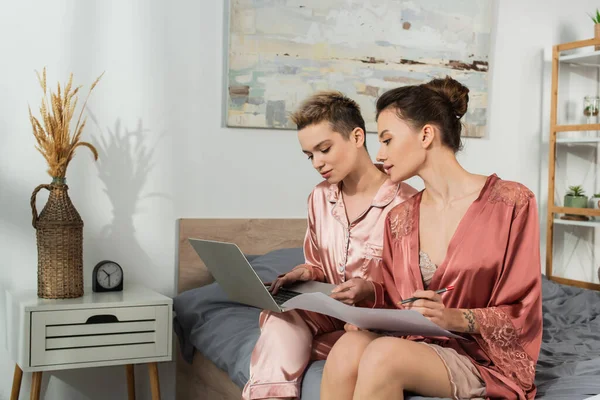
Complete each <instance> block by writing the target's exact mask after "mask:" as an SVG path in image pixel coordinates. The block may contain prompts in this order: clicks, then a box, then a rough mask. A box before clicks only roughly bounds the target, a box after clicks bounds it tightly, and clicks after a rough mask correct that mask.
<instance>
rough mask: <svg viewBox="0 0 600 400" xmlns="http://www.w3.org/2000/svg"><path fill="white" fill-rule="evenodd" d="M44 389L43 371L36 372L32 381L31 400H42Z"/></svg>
mask: <svg viewBox="0 0 600 400" xmlns="http://www.w3.org/2000/svg"><path fill="white" fill-rule="evenodd" d="M41 388H42V371H38V372H34V373H33V375H32V379H31V396H30V399H31V400H40V389H41Z"/></svg>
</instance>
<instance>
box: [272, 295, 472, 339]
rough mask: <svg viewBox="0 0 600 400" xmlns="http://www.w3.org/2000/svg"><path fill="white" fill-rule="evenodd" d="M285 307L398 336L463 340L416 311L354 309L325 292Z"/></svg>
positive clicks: (304, 297) (302, 298) (301, 297)
mask: <svg viewBox="0 0 600 400" xmlns="http://www.w3.org/2000/svg"><path fill="white" fill-rule="evenodd" d="M282 307H283V308H284V309H285V310H292V309H301V310H307V311H313V312H317V313H320V314H325V315H329V316H331V317H334V318H337V319H340V320H342V321H345V322H348V323H350V324H352V325H355V326H357V327H359V328H361V329H367V330H378V331H388V332H394V333H395V334H397V335H420V336H445V337H451V338H461V337H460V336H458V335H455V334H453V333H450V332H449V331H447V330H445V329H442V328H440V327H439V326H438V325H436V324H435V323H433V322H431V321H430V320H428V319H427V318H425V317H424V316H423V315H421V314H420V313H418V312H417V311H413V310H388V309H372V308H363V307H352V306H349V305H347V304H344V303H342V302H340V301H338V300H334V299H332V298H331V297H329V296H327V295H325V294H323V293H304V294H301V295H299V296H296V297H294V298H292V299H290V300H288V301H286V302H285V303H283V304H282ZM461 339H462V338H461Z"/></svg>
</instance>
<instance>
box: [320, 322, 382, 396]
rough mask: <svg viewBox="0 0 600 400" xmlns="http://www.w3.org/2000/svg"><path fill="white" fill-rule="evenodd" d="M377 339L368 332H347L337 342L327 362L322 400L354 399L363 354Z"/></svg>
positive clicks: (322, 387) (322, 386)
mask: <svg viewBox="0 0 600 400" xmlns="http://www.w3.org/2000/svg"><path fill="white" fill-rule="evenodd" d="M377 337H378V336H377V335H375V334H374V333H371V332H367V331H356V332H347V333H346V334H344V336H342V337H341V338H340V339H339V340H338V341H337V342H336V344H335V345H334V346H333V348H332V349H331V352H330V353H329V356H328V357H327V361H326V362H325V369H324V370H323V379H322V380H321V400H351V399H352V396H353V395H354V386H355V384H356V378H357V377H358V366H359V363H360V360H361V357H362V355H363V352H364V351H365V349H366V348H367V347H368V346H369V344H370V343H371V342H372V341H373V340H375V339H376V338H377Z"/></svg>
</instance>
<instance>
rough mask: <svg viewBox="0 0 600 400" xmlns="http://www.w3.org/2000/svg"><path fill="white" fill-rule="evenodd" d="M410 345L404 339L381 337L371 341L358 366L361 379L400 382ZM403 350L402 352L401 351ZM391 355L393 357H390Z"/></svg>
mask: <svg viewBox="0 0 600 400" xmlns="http://www.w3.org/2000/svg"><path fill="white" fill-rule="evenodd" d="M410 344H411V343H409V342H408V341H406V340H404V339H398V338H391V337H383V338H378V339H376V340H374V341H372V342H371V343H370V344H369V345H368V346H367V348H366V349H365V350H364V352H363V355H362V357H361V360H360V364H359V372H360V374H361V377H362V378H368V379H369V380H381V381H385V380H388V379H392V378H393V379H394V380H401V377H402V376H403V373H402V369H403V368H404V367H406V366H407V365H408V364H409V363H410V362H409V361H408V360H409V359H410V355H409V349H408V347H409V346H410ZM403 348H404V349H405V351H404V350H402V349H403ZM391 354H393V356H390V355H391Z"/></svg>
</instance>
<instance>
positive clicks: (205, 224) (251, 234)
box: [176, 218, 307, 400]
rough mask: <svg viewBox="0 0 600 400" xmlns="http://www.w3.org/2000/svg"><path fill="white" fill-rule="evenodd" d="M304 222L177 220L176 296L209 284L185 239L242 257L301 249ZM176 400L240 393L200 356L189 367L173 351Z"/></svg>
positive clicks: (219, 399)
mask: <svg viewBox="0 0 600 400" xmlns="http://www.w3.org/2000/svg"><path fill="white" fill-rule="evenodd" d="M306 226H307V221H306V219H303V218H297V219H188V218H184V219H179V220H178V230H177V231H178V240H177V243H178V252H177V281H176V282H177V293H178V294H179V293H181V292H184V291H186V290H189V289H193V288H196V287H200V286H204V285H207V284H209V283H211V282H212V281H213V279H212V276H211V275H210V273H209V272H208V271H207V270H206V267H205V266H204V264H203V263H202V260H201V259H200V257H198V255H197V254H196V252H195V251H194V249H193V248H192V246H191V245H190V243H189V241H188V238H201V239H209V240H219V241H227V242H232V243H236V244H237V245H238V246H239V247H240V249H241V250H242V251H243V252H244V253H245V254H265V253H267V252H269V251H272V250H276V249H281V248H289V247H302V244H303V240H304V235H305V233H306ZM176 363H177V376H176V385H177V391H176V399H177V400H188V399H189V400H192V399H193V400H197V399H210V400H239V399H240V398H241V393H242V391H241V389H240V388H239V387H238V386H237V385H236V384H235V383H233V381H231V379H229V376H228V375H227V373H226V372H225V371H223V370H221V369H219V368H218V367H217V366H216V365H215V364H213V363H212V362H211V361H210V360H208V359H207V358H205V357H204V356H203V355H202V354H201V353H200V352H198V351H197V352H196V353H195V355H194V361H193V363H192V365H190V364H188V363H187V362H186V361H184V360H183V358H182V357H181V351H180V350H179V345H177V349H176Z"/></svg>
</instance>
